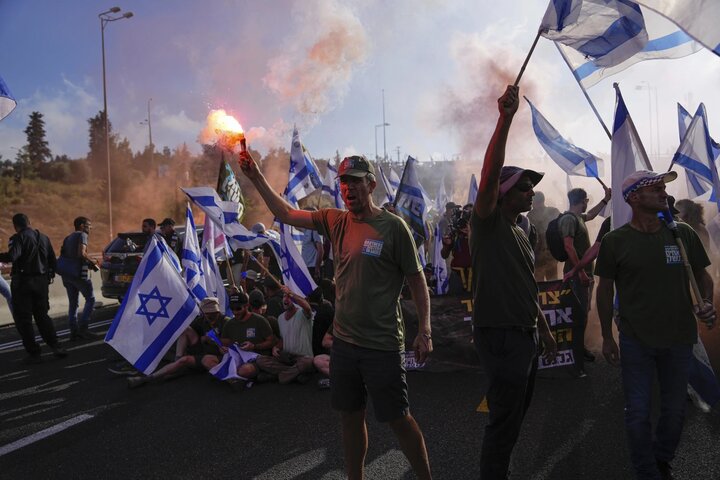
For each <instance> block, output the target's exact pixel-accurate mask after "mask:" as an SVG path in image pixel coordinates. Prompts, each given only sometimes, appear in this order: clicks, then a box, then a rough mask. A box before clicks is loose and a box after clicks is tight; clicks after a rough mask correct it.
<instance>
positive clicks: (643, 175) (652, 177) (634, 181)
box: [622, 170, 677, 202]
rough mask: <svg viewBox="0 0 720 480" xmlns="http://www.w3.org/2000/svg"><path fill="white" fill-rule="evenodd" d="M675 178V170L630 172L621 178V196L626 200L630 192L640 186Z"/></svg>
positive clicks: (666, 181)
mask: <svg viewBox="0 0 720 480" xmlns="http://www.w3.org/2000/svg"><path fill="white" fill-rule="evenodd" d="M676 178H677V172H673V171H670V172H665V173H656V172H651V171H649V170H639V171H637V172H635V173H631V174H630V175H628V176H627V177H625V180H623V183H622V195H623V198H624V199H625V201H626V202H627V199H628V197H629V196H630V194H631V193H633V192H634V191H636V190H638V189H640V188H643V187H649V186H650V185H655V184H657V183H660V182H665V183H668V182H672V181H673V180H675V179H676Z"/></svg>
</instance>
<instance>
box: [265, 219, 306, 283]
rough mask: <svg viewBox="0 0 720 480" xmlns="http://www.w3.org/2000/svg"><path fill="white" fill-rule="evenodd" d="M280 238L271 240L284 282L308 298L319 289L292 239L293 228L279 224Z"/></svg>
mask: <svg viewBox="0 0 720 480" xmlns="http://www.w3.org/2000/svg"><path fill="white" fill-rule="evenodd" d="M278 225H279V228H280V238H279V239H276V238H273V239H271V240H270V246H271V247H272V250H273V253H274V254H275V258H276V259H277V262H278V265H279V266H280V268H281V269H282V277H283V278H282V280H283V283H284V284H285V285H287V286H288V288H290V290H292V291H293V292H295V293H298V294H300V293H301V294H302V295H304V296H306V297H307V296H308V295H310V294H311V293H312V291H313V290H315V289H316V288H317V284H316V283H315V280H313V278H312V275H310V272H309V271H308V269H307V267H306V266H305V262H304V261H303V259H302V255H300V252H299V251H298V249H297V247H296V246H295V242H293V237H292V230H293V229H292V227H291V226H290V225H286V224H284V223H279V222H278Z"/></svg>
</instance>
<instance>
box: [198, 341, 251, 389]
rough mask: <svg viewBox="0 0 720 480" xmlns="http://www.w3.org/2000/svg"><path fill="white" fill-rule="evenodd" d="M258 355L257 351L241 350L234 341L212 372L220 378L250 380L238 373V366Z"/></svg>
mask: <svg viewBox="0 0 720 480" xmlns="http://www.w3.org/2000/svg"><path fill="white" fill-rule="evenodd" d="M257 357H258V354H257V353H255V352H246V351H245V350H241V349H240V347H239V346H238V345H237V343H233V344H232V345H230V346H229V347H228V350H227V352H226V353H225V355H223V358H222V360H220V363H218V364H217V365H215V366H214V367H213V368H211V369H210V374H211V375H212V376H214V377H215V378H217V379H218V380H232V379H238V380H248V379H247V378H244V377H241V376H240V375H238V374H237V371H238V368H240V366H241V365H242V364H244V363H248V362H251V361H253V360H255V359H256V358H257Z"/></svg>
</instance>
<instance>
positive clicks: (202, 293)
mask: <svg viewBox="0 0 720 480" xmlns="http://www.w3.org/2000/svg"><path fill="white" fill-rule="evenodd" d="M181 257H182V259H181V262H182V266H183V278H184V279H185V283H186V284H187V286H188V288H189V289H190V291H191V292H193V295H195V296H196V297H197V298H198V300H202V299H204V298H205V297H207V296H208V295H207V291H206V290H205V278H204V277H205V272H204V271H203V269H202V254H201V252H200V244H199V243H198V238H197V234H196V233H195V219H194V218H193V214H192V210H191V209H190V204H188V205H187V209H186V210H185V238H184V239H183V249H182V255H181Z"/></svg>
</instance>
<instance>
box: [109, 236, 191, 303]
mask: <svg viewBox="0 0 720 480" xmlns="http://www.w3.org/2000/svg"><path fill="white" fill-rule="evenodd" d="M195 230H196V232H197V235H198V242H199V243H202V231H203V227H196V229H195ZM176 232H177V234H178V237H179V242H180V243H181V244H182V242H183V240H184V237H185V227H184V226H180V227H178V228H177V229H176ZM149 238H150V237H149V236H148V235H146V234H144V233H142V232H122V233H118V234H117V237H115V238H114V239H113V240H112V241H111V242H110V243H109V244H108V245H107V246H106V247H105V248H104V249H103V255H102V262H101V263H100V277H101V278H102V287H101V288H100V289H101V291H102V295H103V297H106V298H116V299H118V300H122V299H123V297H124V296H125V293H126V292H127V289H128V288H129V287H130V283H132V280H133V277H134V276H135V272H137V269H138V266H139V265H140V261H141V260H142V256H143V250H144V249H145V244H146V243H147V241H148V239H149Z"/></svg>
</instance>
